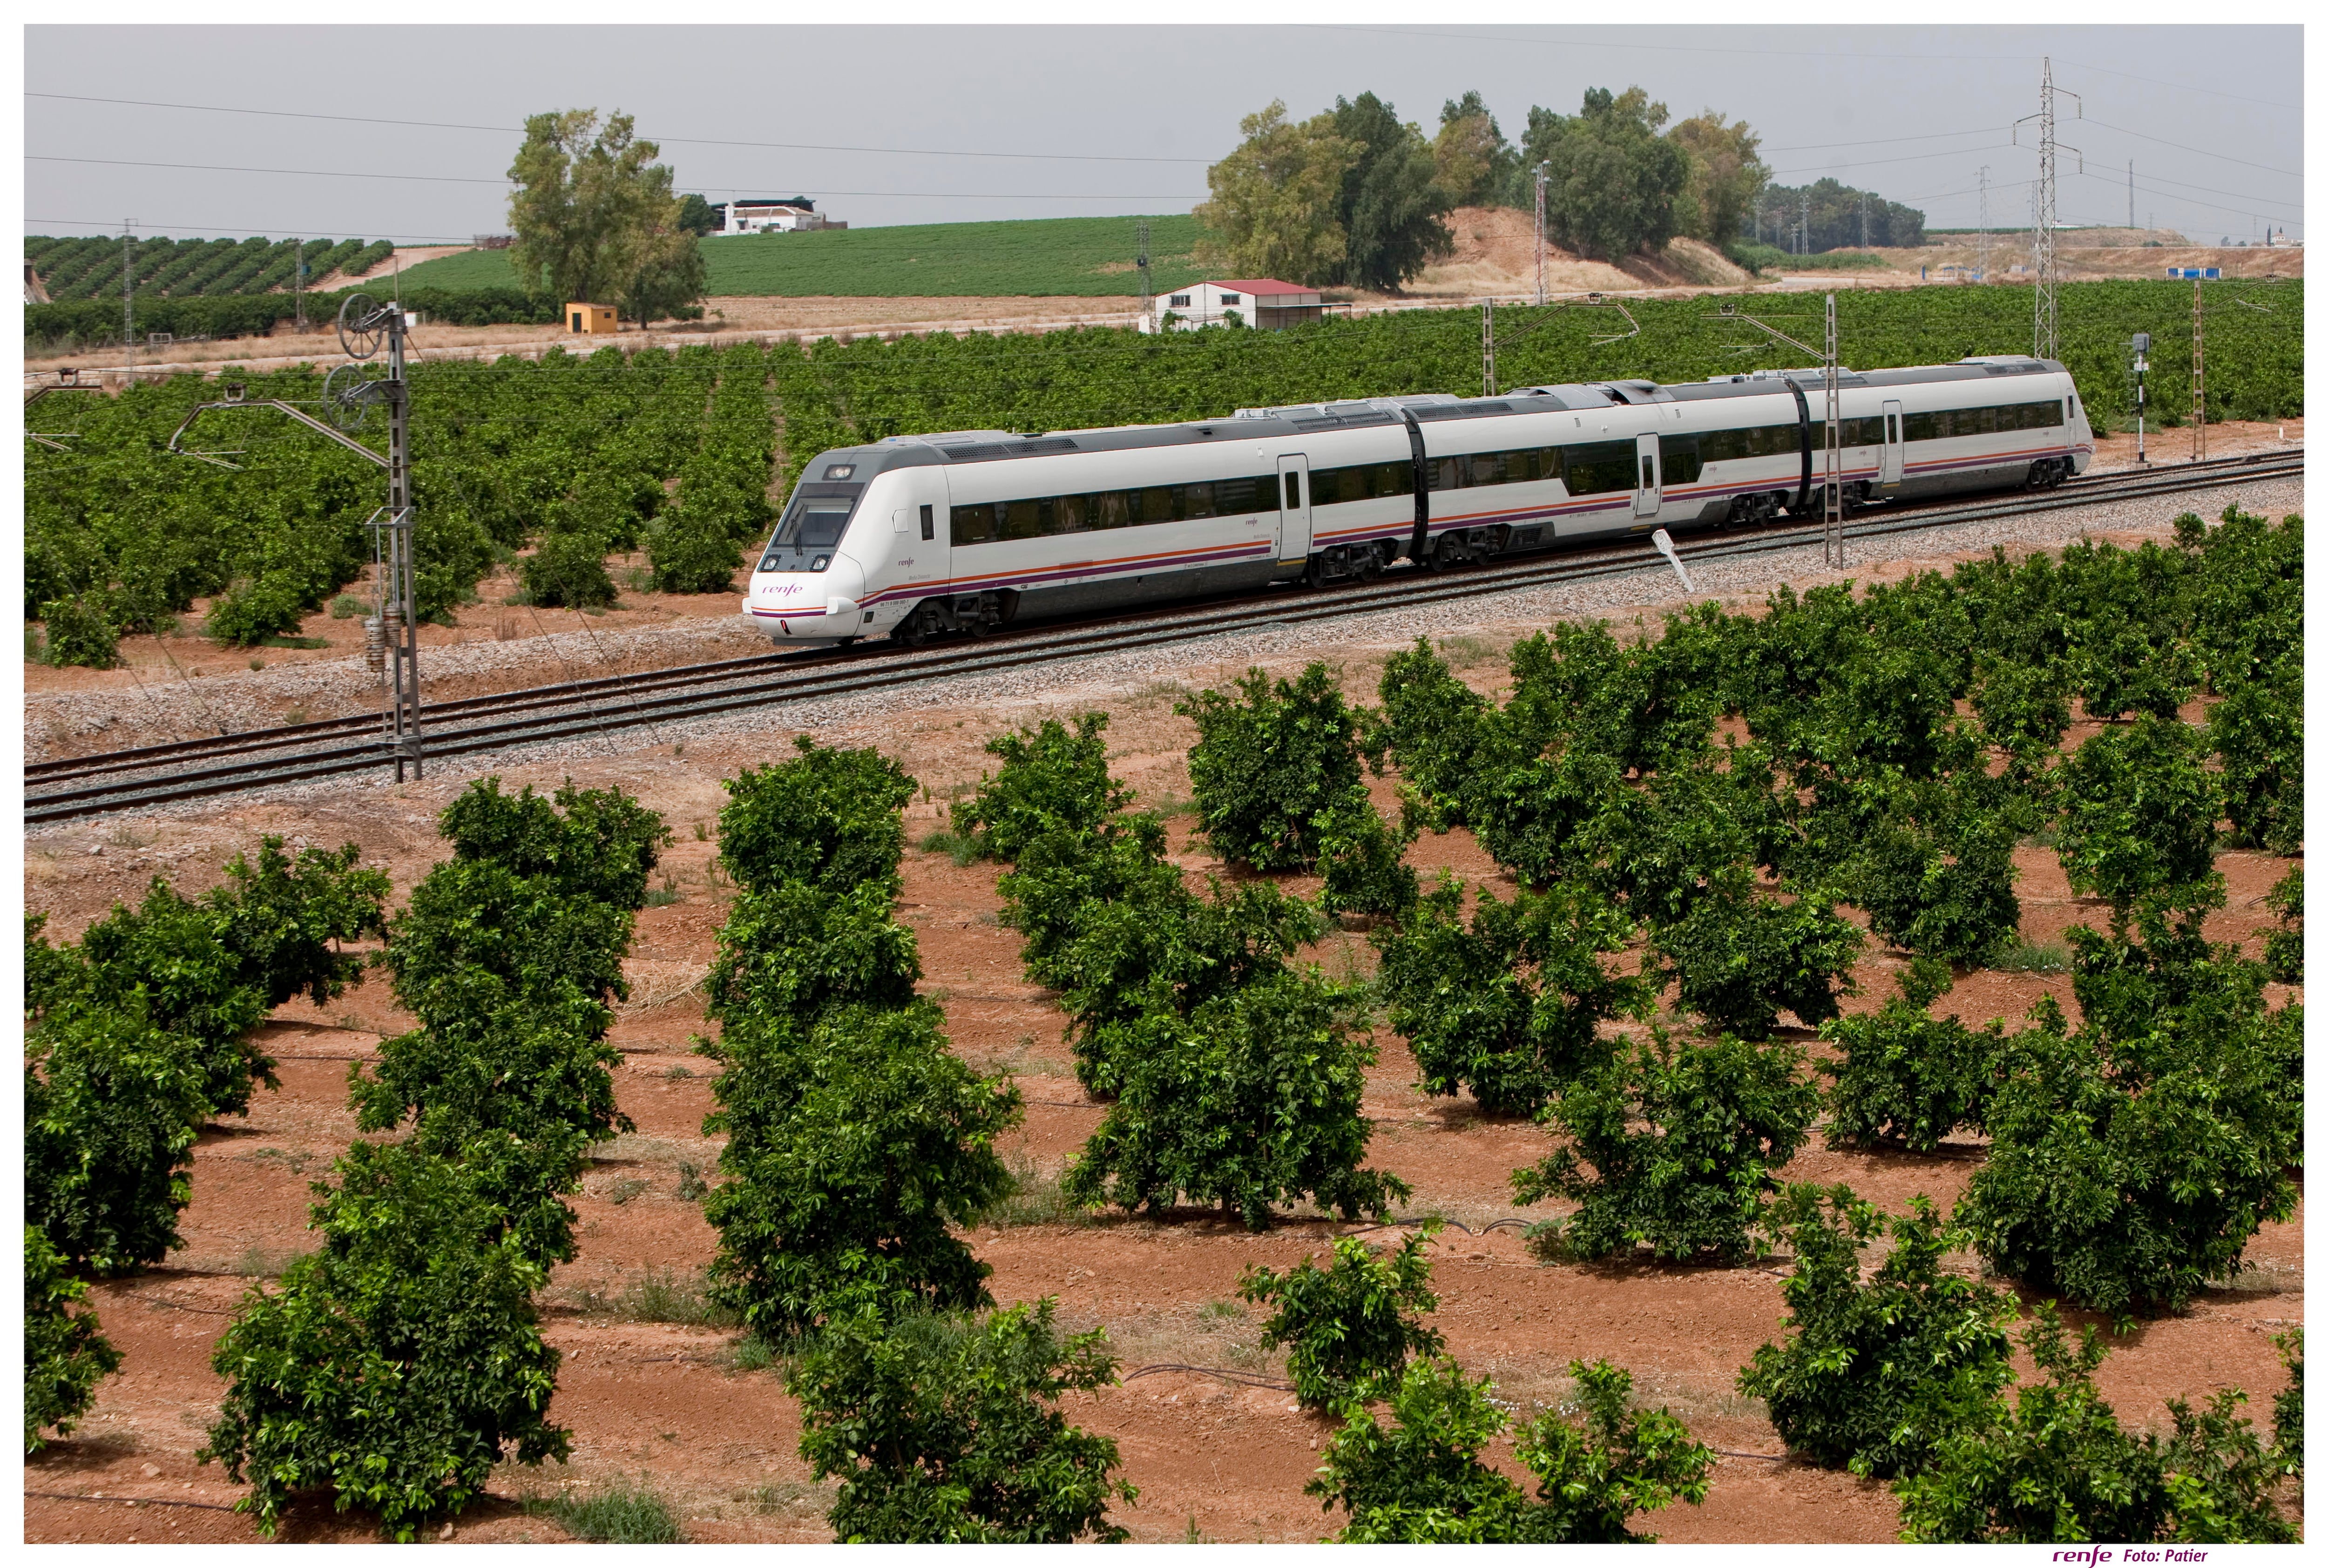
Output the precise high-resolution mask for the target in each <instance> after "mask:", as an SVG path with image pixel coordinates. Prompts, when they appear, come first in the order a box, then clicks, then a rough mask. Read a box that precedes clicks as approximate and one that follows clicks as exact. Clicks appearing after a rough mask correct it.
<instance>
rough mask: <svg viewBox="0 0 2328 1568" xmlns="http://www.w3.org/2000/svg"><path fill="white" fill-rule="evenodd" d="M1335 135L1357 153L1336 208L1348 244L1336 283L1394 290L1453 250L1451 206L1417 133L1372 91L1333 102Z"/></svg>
mask: <svg viewBox="0 0 2328 1568" xmlns="http://www.w3.org/2000/svg"><path fill="white" fill-rule="evenodd" d="M1333 120H1334V129H1335V130H1336V132H1337V133H1338V134H1339V135H1340V136H1343V137H1344V138H1346V139H1347V141H1349V142H1350V144H1351V145H1352V146H1353V147H1354V148H1355V149H1356V156H1355V158H1354V159H1353V160H1352V162H1351V163H1350V164H1349V166H1348V167H1347V169H1346V170H1345V171H1344V172H1343V174H1342V186H1341V193H1340V195H1339V196H1338V198H1337V200H1336V202H1335V204H1334V213H1335V218H1336V221H1338V223H1339V224H1340V226H1341V229H1342V232H1343V234H1344V235H1345V236H1346V239H1347V254H1346V256H1345V258H1344V260H1343V264H1342V274H1341V281H1343V282H1345V283H1350V284H1355V285H1356V286H1358V287H1360V288H1374V289H1381V290H1385V291H1389V290H1394V289H1396V288H1398V287H1400V286H1402V285H1403V284H1404V283H1405V282H1406V280H1407V279H1408V278H1410V277H1413V276H1414V275H1415V274H1416V273H1418V272H1421V271H1422V268H1423V266H1424V264H1425V263H1427V262H1429V261H1430V260H1431V259H1432V258H1434V257H1440V256H1444V255H1446V254H1447V253H1448V252H1449V251H1450V250H1451V249H1454V236H1453V235H1452V234H1450V233H1449V232H1448V229H1447V223H1446V217H1447V214H1448V212H1449V211H1450V210H1451V209H1452V208H1453V207H1454V205H1455V202H1454V200H1453V198H1451V197H1450V195H1449V194H1448V193H1447V192H1446V190H1445V189H1444V188H1443V187H1442V186H1441V184H1440V183H1439V167H1438V162H1437V159H1436V157H1435V155H1433V153H1432V145H1431V143H1430V142H1428V141H1426V140H1425V139H1424V138H1423V135H1422V127H1419V126H1416V125H1413V124H1412V123H1403V122H1401V120H1400V119H1399V117H1398V114H1397V111H1396V110H1394V109H1393V108H1391V106H1390V105H1388V104H1386V103H1385V102H1383V101H1382V99H1378V98H1376V97H1375V95H1374V94H1372V93H1370V92H1362V93H1360V94H1359V95H1358V96H1357V99H1356V101H1355V102H1353V101H1351V100H1349V99H1335V100H1334V114H1333Z"/></svg>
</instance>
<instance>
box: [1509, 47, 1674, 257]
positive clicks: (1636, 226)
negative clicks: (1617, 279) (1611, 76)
mask: <svg viewBox="0 0 2328 1568" xmlns="http://www.w3.org/2000/svg"><path fill="white" fill-rule="evenodd" d="M1665 123H1666V106H1665V105H1663V104H1661V103H1652V102H1650V101H1649V98H1648V95H1647V93H1645V92H1643V91H1642V90H1641V89H1639V88H1638V87H1629V88H1627V89H1625V90H1624V91H1623V92H1622V93H1611V92H1610V90H1609V89H1607V88H1603V87H1596V88H1591V89H1587V90H1586V92H1585V94H1584V108H1583V111H1582V113H1580V114H1574V115H1559V114H1554V113H1553V112H1552V111H1551V110H1549V109H1544V108H1532V109H1530V110H1529V111H1528V128H1527V134H1526V136H1524V137H1523V138H1522V144H1521V145H1522V147H1523V149H1524V155H1525V159H1526V161H1527V162H1528V163H1529V164H1535V163H1537V162H1539V161H1541V162H1545V163H1549V164H1551V165H1552V167H1551V169H1550V171H1549V173H1550V176H1551V179H1550V185H1549V187H1548V189H1547V190H1546V191H1545V193H1544V196H1545V202H1544V207H1545V211H1544V219H1545V223H1546V226H1547V227H1548V228H1549V229H1550V230H1551V232H1552V237H1553V238H1554V239H1556V240H1558V241H1559V242H1560V243H1561V244H1562V245H1563V246H1566V247H1567V248H1568V249H1571V250H1573V251H1575V252H1576V253H1577V254H1578V255H1580V256H1590V257H1594V258H1599V259H1602V260H1616V259H1618V258H1622V257H1625V256H1629V255H1631V254H1632V253H1633V252H1635V251H1637V250H1647V249H1657V248H1658V247H1660V246H1662V245H1664V244H1665V243H1666V240H1668V239H1672V238H1673V237H1674V235H1675V234H1676V232H1678V230H1677V228H1676V222H1677V219H1678V208H1679V206H1680V203H1681V199H1682V193H1683V191H1684V189H1685V186H1686V185H1687V183H1688V180H1689V155H1688V153H1687V152H1685V150H1684V149H1683V148H1682V147H1681V146H1678V145H1676V143H1674V142H1673V141H1671V140H1669V139H1667V138H1666V137H1664V136H1659V135H1658V134H1657V132H1658V130H1659V129H1660V127H1663V126H1664V125H1665Z"/></svg>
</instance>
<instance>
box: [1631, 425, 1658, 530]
mask: <svg viewBox="0 0 2328 1568" xmlns="http://www.w3.org/2000/svg"><path fill="white" fill-rule="evenodd" d="M1634 451H1635V454H1636V455H1637V457H1638V461H1639V464H1640V468H1641V483H1640V487H1639V488H1638V489H1637V490H1635V491H1634V492H1633V515H1634V516H1635V517H1655V516H1656V515H1657V508H1658V507H1659V506H1660V505H1661V504H1663V502H1664V499H1665V496H1664V488H1663V486H1662V485H1660V484H1658V482H1657V437H1655V436H1637V437H1634Z"/></svg>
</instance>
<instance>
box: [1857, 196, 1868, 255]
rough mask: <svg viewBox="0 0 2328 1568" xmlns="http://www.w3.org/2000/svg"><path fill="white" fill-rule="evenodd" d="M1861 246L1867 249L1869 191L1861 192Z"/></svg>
mask: <svg viewBox="0 0 2328 1568" xmlns="http://www.w3.org/2000/svg"><path fill="white" fill-rule="evenodd" d="M1859 248H1860V249H1862V250H1864V249H1867V192H1864V191H1862V192H1860V193H1859Z"/></svg>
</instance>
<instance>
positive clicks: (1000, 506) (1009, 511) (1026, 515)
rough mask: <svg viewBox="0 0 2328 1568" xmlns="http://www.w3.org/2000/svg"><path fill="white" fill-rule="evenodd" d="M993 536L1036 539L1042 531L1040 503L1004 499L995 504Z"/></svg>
mask: <svg viewBox="0 0 2328 1568" xmlns="http://www.w3.org/2000/svg"><path fill="white" fill-rule="evenodd" d="M995 511H996V512H997V513H998V514H999V515H998V516H997V518H996V523H997V527H996V529H995V537H996V538H998V539H1037V538H1040V537H1041V536H1042V532H1043V512H1042V503H1041V502H1036V501H1004V502H996V504H995Z"/></svg>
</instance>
